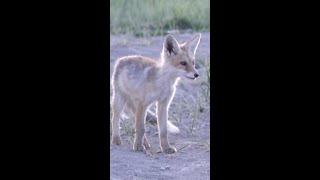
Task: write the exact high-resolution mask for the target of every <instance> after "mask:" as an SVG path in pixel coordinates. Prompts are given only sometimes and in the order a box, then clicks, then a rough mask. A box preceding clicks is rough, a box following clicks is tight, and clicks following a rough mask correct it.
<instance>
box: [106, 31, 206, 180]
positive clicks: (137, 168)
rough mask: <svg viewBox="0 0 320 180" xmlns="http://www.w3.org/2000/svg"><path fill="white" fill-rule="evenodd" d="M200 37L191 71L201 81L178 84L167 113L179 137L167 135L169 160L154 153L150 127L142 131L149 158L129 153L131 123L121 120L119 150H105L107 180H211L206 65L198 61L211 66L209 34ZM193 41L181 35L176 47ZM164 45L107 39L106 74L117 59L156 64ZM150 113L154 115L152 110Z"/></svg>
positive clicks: (157, 40) (155, 139) (159, 40)
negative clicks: (173, 149) (138, 59)
mask: <svg viewBox="0 0 320 180" xmlns="http://www.w3.org/2000/svg"><path fill="white" fill-rule="evenodd" d="M201 34H202V39H201V42H200V44H199V46H198V52H197V54H196V59H197V60H198V59H199V62H198V63H196V67H197V69H198V71H199V73H200V77H201V78H200V77H199V78H198V79H197V80H194V81H191V80H185V79H181V81H180V82H179V84H178V87H177V91H176V95H175V97H174V99H173V101H172V104H171V106H170V108H169V111H170V113H169V114H170V115H169V120H170V121H171V122H172V123H173V124H175V125H176V126H177V127H178V128H179V129H180V133H179V134H169V142H170V143H171V144H172V145H173V146H174V147H176V149H177V150H178V152H177V153H175V154H172V155H167V154H164V153H159V138H158V131H157V128H156V127H154V126H151V125H147V126H146V134H147V137H148V140H149V143H150V145H151V154H146V153H143V152H135V151H133V150H132V142H133V136H134V135H133V134H134V133H133V121H132V120H129V119H126V118H125V117H124V118H123V119H122V122H121V133H122V142H123V145H122V146H116V145H111V146H110V173H111V174H110V179H113V180H120V179H121V180H125V179H130V180H131V179H137V180H140V179H141V180H154V179H155V180H156V179H183V180H189V179H190V180H198V179H199V180H205V179H209V178H210V102H209V100H208V96H206V95H204V94H205V93H203V92H204V90H203V89H204V88H205V87H208V85H209V86H210V83H208V79H207V77H206V68H207V67H206V66H208V64H204V63H201V62H200V60H202V61H203V62H204V61H206V62H210V33H209V32H203V33H201ZM194 35H195V34H192V33H184V34H177V35H175V36H176V38H177V40H178V41H179V42H180V43H181V42H182V41H186V40H189V39H190V38H192V37H193V36H194ZM163 39H164V37H163V36H161V37H152V38H137V37H132V36H126V35H120V36H110V73H111V74H112V72H113V66H114V62H115V60H116V59H117V58H119V57H121V56H127V55H135V54H137V55H143V56H149V57H152V58H155V59H158V58H159V56H160V51H161V49H162V43H163ZM110 88H112V87H110ZM110 92H112V91H110ZM110 96H111V94H110ZM209 96H210V95H209ZM151 109H152V110H153V111H154V105H153V106H151ZM110 138H111V136H110Z"/></svg>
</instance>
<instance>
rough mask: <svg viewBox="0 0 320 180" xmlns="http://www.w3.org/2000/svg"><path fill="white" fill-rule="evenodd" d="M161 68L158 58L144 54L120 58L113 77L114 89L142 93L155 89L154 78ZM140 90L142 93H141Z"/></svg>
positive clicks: (127, 92)
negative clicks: (144, 55)
mask: <svg viewBox="0 0 320 180" xmlns="http://www.w3.org/2000/svg"><path fill="white" fill-rule="evenodd" d="M158 70H159V62H157V60H154V59H151V58H148V57H143V56H126V57H122V58H120V59H118V61H117V63H116V65H115V69H114V73H113V77H112V85H113V88H114V90H117V91H122V92H123V93H126V94H128V95H131V94H129V93H135V94H137V93H138V94H140V93H143V91H149V92H152V91H153V90H154V82H155V81H154V80H155V78H156V75H157V72H158ZM139 92H140V93H139Z"/></svg>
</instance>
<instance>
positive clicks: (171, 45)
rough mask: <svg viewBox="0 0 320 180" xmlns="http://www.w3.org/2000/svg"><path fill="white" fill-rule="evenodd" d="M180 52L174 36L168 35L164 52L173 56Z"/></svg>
mask: <svg viewBox="0 0 320 180" xmlns="http://www.w3.org/2000/svg"><path fill="white" fill-rule="evenodd" d="M179 50H180V47H179V44H178V42H177V40H176V38H174V36H173V35H171V34H169V35H167V36H166V37H165V39H164V43H163V51H164V52H165V53H166V52H167V53H169V54H170V55H171V54H172V53H173V54H177V53H178V51H179Z"/></svg>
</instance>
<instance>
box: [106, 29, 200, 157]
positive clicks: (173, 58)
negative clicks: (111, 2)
mask: <svg viewBox="0 0 320 180" xmlns="http://www.w3.org/2000/svg"><path fill="white" fill-rule="evenodd" d="M200 40H201V34H200V33H198V34H197V35H195V36H194V37H193V38H191V40H189V41H186V42H184V43H181V44H180V43H178V41H177V40H176V38H175V37H174V36H173V35H172V34H168V35H166V36H165V38H164V42H163V47H162V51H161V52H160V58H159V59H158V60H157V59H152V58H150V57H145V56H141V55H131V56H124V57H121V58H118V59H117V61H116V63H115V66H114V71H113V75H112V78H111V84H112V87H113V91H112V92H113V94H112V99H111V110H112V119H111V121H112V122H111V124H112V137H111V138H112V140H111V141H112V144H115V145H121V144H122V142H121V136H120V118H121V115H122V113H123V112H124V111H125V112H126V113H128V114H131V116H132V117H134V122H135V123H134V126H135V137H134V142H133V150H135V151H144V150H146V149H149V148H150V144H149V142H148V140H147V137H146V135H145V124H146V123H147V122H149V123H150V124H153V125H157V127H158V131H159V140H160V150H161V152H163V153H165V154H173V153H175V152H177V150H176V148H174V147H172V146H171V145H170V143H169V140H168V132H169V133H179V128H178V127H176V126H175V125H173V124H172V123H171V122H170V121H168V111H169V106H170V103H171V101H172V99H173V97H174V95H175V92H176V85H177V83H178V81H179V80H180V79H181V78H187V79H190V80H195V79H196V78H198V77H199V73H198V71H197V70H196V68H195V54H196V52H197V48H198V45H199V43H200ZM153 103H155V104H156V114H153V113H152V112H151V111H149V107H150V105H151V104H153Z"/></svg>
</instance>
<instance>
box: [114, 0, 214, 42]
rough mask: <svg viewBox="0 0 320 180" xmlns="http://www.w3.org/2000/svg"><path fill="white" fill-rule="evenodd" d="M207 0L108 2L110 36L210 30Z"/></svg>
mask: <svg viewBox="0 0 320 180" xmlns="http://www.w3.org/2000/svg"><path fill="white" fill-rule="evenodd" d="M209 3H210V0H111V1H110V33H111V34H132V35H135V36H154V35H163V34H164V33H165V32H166V31H168V30H175V29H178V30H186V29H191V30H193V31H198V32H199V31H210V4H209Z"/></svg>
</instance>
